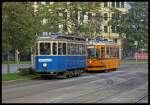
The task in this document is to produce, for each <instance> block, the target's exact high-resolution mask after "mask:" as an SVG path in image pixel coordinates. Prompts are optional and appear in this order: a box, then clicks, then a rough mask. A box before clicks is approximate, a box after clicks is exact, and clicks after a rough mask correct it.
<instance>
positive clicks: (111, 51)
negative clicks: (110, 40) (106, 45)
mask: <svg viewBox="0 0 150 105" xmlns="http://www.w3.org/2000/svg"><path fill="white" fill-rule="evenodd" d="M109 56H110V58H112V57H113V48H112V47H110V52H109Z"/></svg>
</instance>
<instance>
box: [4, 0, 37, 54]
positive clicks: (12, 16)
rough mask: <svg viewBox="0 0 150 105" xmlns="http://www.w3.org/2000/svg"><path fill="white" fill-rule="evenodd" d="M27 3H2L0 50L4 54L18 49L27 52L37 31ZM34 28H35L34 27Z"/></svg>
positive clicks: (29, 4) (31, 9)
mask: <svg viewBox="0 0 150 105" xmlns="http://www.w3.org/2000/svg"><path fill="white" fill-rule="evenodd" d="M31 5H32V4H31V3H28V2H3V4H2V49H3V51H4V52H6V51H8V50H9V51H10V50H12V49H16V48H18V49H19V51H22V52H24V51H27V50H26V49H27V48H30V47H31V45H32V44H33V42H34V40H35V38H36V35H35V33H37V32H38V31H37V30H39V29H38V28H39V27H37V26H36V25H38V23H37V19H36V16H35V15H34V12H33V10H34V9H33V7H32V6H31ZM35 26H36V27H35Z"/></svg>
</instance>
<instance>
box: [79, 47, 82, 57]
mask: <svg viewBox="0 0 150 105" xmlns="http://www.w3.org/2000/svg"><path fill="white" fill-rule="evenodd" d="M79 55H82V45H81V44H79Z"/></svg>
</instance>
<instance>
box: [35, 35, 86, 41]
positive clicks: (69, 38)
mask: <svg viewBox="0 0 150 105" xmlns="http://www.w3.org/2000/svg"><path fill="white" fill-rule="evenodd" d="M37 40H38V41H52V40H55V41H86V39H85V38H84V37H81V36H73V35H49V36H46V37H45V36H40V37H38V39H37Z"/></svg>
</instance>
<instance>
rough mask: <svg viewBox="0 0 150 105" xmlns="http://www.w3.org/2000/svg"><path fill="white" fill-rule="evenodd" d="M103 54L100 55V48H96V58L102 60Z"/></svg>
mask: <svg viewBox="0 0 150 105" xmlns="http://www.w3.org/2000/svg"><path fill="white" fill-rule="evenodd" d="M100 57H101V54H100V48H96V58H100Z"/></svg>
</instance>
